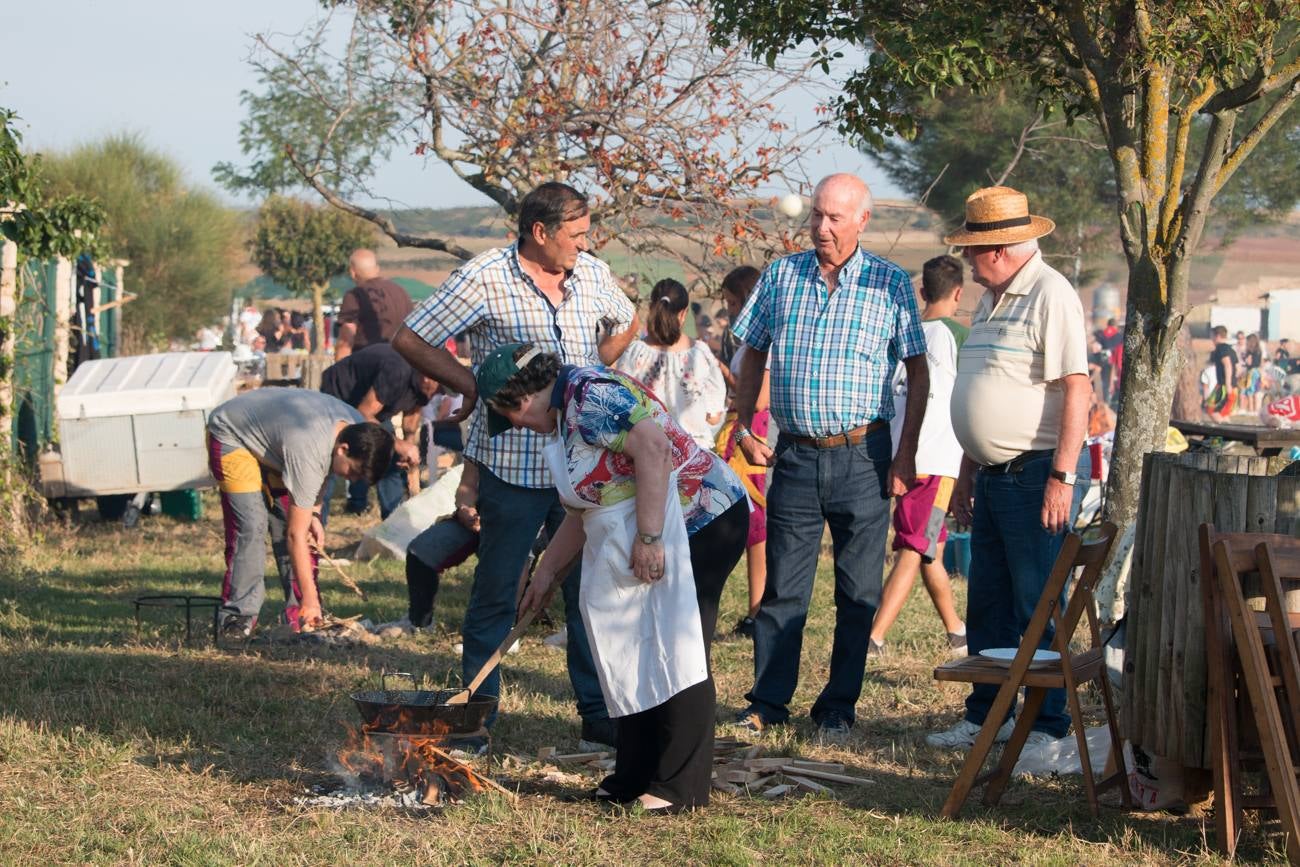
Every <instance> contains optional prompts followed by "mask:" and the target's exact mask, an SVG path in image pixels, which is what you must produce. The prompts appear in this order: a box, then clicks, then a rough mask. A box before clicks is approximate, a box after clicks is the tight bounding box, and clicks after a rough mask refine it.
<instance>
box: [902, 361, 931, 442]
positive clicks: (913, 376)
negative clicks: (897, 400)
mask: <svg viewBox="0 0 1300 867" xmlns="http://www.w3.org/2000/svg"><path fill="white" fill-rule="evenodd" d="M903 369H904V370H906V371H907V403H906V404H904V406H903V429H902V431H900V432H899V435H898V450H899V452H902V453H904V454H912V455H914V454H916V443H917V440H918V439H919V438H920V436H921V424H922V422H924V421H925V406H926V404H927V403H929V401H930V366H929V364H928V363H927V362H926V360H925V355H924V354H922V355H913V356H912V357H911V358H905V359H903Z"/></svg>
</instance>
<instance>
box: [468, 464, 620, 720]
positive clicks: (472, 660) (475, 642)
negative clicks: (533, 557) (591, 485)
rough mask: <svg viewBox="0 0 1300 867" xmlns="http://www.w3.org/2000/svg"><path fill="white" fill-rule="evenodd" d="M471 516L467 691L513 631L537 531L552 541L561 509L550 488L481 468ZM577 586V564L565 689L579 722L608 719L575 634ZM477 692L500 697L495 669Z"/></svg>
mask: <svg viewBox="0 0 1300 867" xmlns="http://www.w3.org/2000/svg"><path fill="white" fill-rule="evenodd" d="M478 513H479V519H480V522H481V523H480V529H481V532H480V533H479V546H478V566H477V568H476V569H475V570H474V586H473V588H472V589H471V590H470V594H469V606H468V607H467V608H466V609H465V624H464V626H463V627H462V628H461V636H462V640H463V641H464V644H465V651H464V654H463V655H462V657H461V670H462V672H463V675H464V679H465V682H466V683H468V682H469V681H470V679H472V678H473V677H474V675H476V674H478V670H479V669H480V668H482V667H483V663H485V662H487V660H488V657H489V656H491V655H492V653H493V651H495V650H496V649H497V647H498V646H500V644H501V642H502V641H504V640H505V638H506V635H507V634H509V632H510V629H511V628H512V627H513V626H514V623H515V591H516V589H517V588H518V586H519V575H520V573H521V572H522V571H523V568H524V564H525V563H526V562H527V561H528V552H529V549H530V548H531V547H532V544H533V540H534V539H536V538H537V531H538V530H540V529H541V527H542V524H543V523H545V524H546V527H547V530H548V531H549V532H550V533H551V534H552V535H554V533H555V531H556V529H558V528H559V526H560V522H561V521H563V520H564V508H563V507H562V506H561V505H560V497H559V495H558V494H557V493H556V492H555V489H554V488H523V487H520V486H518V485H512V484H509V483H507V482H504V481H502V480H501V479H500V478H498V477H497V476H496V475H495V474H494V473H492V472H491V471H490V470H488V469H487V468H486V467H482V468H480V473H479V483H478ZM581 580H582V566H581V564H579V565H578V566H575V567H574V568H573V571H572V572H570V573H569V576H568V577H567V578H566V579H565V580H564V585H563V594H564V619H565V622H566V623H567V624H568V627H569V629H568V634H569V639H568V646H567V648H566V652H567V655H568V659H567V662H568V665H569V683H570V684H572V685H573V694H574V695H575V696H576V697H577V702H578V714H579V715H580V716H581V717H582V718H583V719H584V720H588V721H591V720H598V719H607V718H608V717H609V713H608V711H607V710H606V709H605V696H604V694H603V693H602V692H601V691H600V680H599V678H598V677H597V675H596V664H595V663H594V662H593V661H592V658H591V646H590V645H589V644H588V642H587V630H586V629H584V628H583V626H582V614H581V612H580V611H579V610H578V587H579V584H580V582H581ZM480 690H481V692H482V693H483V694H484V695H498V696H499V695H501V669H500V667H498V668H497V669H496V670H494V671H493V672H492V673H491V674H490V675H488V677H487V680H485V681H484V682H483V686H482V687H480ZM493 718H494V719H495V715H494V717H493Z"/></svg>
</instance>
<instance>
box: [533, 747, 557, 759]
mask: <svg viewBox="0 0 1300 867" xmlns="http://www.w3.org/2000/svg"><path fill="white" fill-rule="evenodd" d="M555 753H556V750H555V747H542V748H541V749H540V750H538V751H537V761H539V762H544V761H546V760H547V759H551V758H554V757H555Z"/></svg>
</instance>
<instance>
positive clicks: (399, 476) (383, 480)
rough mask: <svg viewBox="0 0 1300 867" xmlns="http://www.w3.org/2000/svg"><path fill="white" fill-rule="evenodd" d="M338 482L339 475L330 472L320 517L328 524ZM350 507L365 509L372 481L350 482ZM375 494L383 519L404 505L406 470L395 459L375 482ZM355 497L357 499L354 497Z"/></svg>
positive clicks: (323, 522) (355, 509) (380, 515)
mask: <svg viewBox="0 0 1300 867" xmlns="http://www.w3.org/2000/svg"><path fill="white" fill-rule="evenodd" d="M337 484H338V476H335V475H334V474H332V473H331V474H330V477H329V479H328V480H327V481H326V482H325V500H324V502H323V503H321V509H320V517H321V523H322V524H328V523H329V519H330V500H331V499H332V498H333V496H334V486H335V485H337ZM347 490H348V508H349V509H352V510H354V511H357V512H362V511H365V508H366V502H367V500H368V499H369V498H370V483H369V482H366V481H363V480H360V479H358V480H357V481H354V482H348V488H347ZM375 496H376V498H377V499H378V500H379V519H380V520H381V521H382V520H383V519H385V518H387V517H388V516H389V515H391V514H392V513H393V511H394V510H395V509H396V508H397V507H398V506H400V505H402V498H403V497H405V496H406V471H405V470H403V469H402V468H401V467H399V466H398V465H397V460H396V459H394V460H393V462H392V463H391V464H389V466H388V472H386V473H384V475H383V476H382V477H380V479H379V481H378V483H376V484H375ZM354 498H355V499H354Z"/></svg>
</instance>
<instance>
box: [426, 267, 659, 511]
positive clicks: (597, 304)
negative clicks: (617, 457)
mask: <svg viewBox="0 0 1300 867" xmlns="http://www.w3.org/2000/svg"><path fill="white" fill-rule="evenodd" d="M563 289H564V297H563V298H562V299H561V300H560V303H559V305H558V306H554V305H552V304H551V302H550V300H548V299H547V297H546V296H545V295H543V294H542V292H541V290H540V289H538V288H537V284H536V283H534V282H533V279H532V278H531V277H529V276H528V274H527V273H525V272H524V270H523V268H522V267H521V266H520V264H519V250H518V247H517V246H515V245H511V246H509V247H501V248H499V249H496V250H489V251H487V252H485V253H481V254H479V255H478V256H476V257H474V258H473V259H471V260H470V261H469V262H466V263H465V264H464V265H462V266H461V267H460V268H459V269H457V270H456V271H455V272H454V273H452V275H451V276H450V277H448V278H447V280H446V282H444V283H443V284H442V286H440V287H439V288H438V290H437V291H436V292H434V293H433V295H431V296H429V298H427V299H426V300H425V301H424V302H423V303H422V304H420V306H419V307H417V308H416V309H415V312H414V313H412V314H411V315H410V316H409V317H407V320H406V326H407V327H408V328H410V329H411V331H413V332H414V333H415V334H417V335H418V336H419V337H420V338H421V339H423V340H424V341H425V342H426V343H428V344H430V345H431V346H441V345H442V344H443V343H445V342H446V341H447V340H448V338H451V337H454V336H456V335H457V334H460V333H462V332H469V336H470V345H471V355H472V359H471V360H472V361H473V363H474V367H475V368H476V369H477V367H478V366H479V365H480V364H482V363H483V359H484V358H486V357H487V356H488V353H490V352H491V351H492V350H494V349H496V348H497V347H498V346H501V345H502V344H505V343H531V344H533V345H535V346H537V347H538V348H540V349H541V350H542V351H543V352H554V353H556V354H557V355H559V356H560V359H561V360H562V361H563V362H564V363H565V364H574V365H592V364H599V363H600V356H599V353H598V352H597V350H598V348H599V345H600V340H601V339H602V338H603V337H604V336H605V335H606V334H610V333H618V332H621V331H625V330H626V329H627V328H628V326H629V325H631V324H632V319H633V318H634V317H635V316H636V310H635V308H633V307H632V302H631V301H629V300H628V299H627V296H626V295H624V294H623V290H622V289H620V288H619V285H618V282H617V281H616V280H615V279H614V275H613V274H612V273H611V272H610V270H609V266H608V265H606V264H605V263H604V262H602V261H600V260H599V259H597V258H596V257H595V256H592V255H590V254H588V253H580V254H578V261H577V263H576V264H575V265H574V267H573V270H572V271H571V272H569V273H568V274H567V275H566V276H565V279H564V283H563ZM485 416H486V414H485V413H482V412H475V413H474V415H473V418H472V420H471V421H470V429H469V437H468V440H467V442H466V443H465V457H467V458H469V459H470V460H472V461H475V462H476V463H478V464H480V465H482V466H484V467H486V468H487V469H488V470H490V471H491V472H492V473H493V474H494V475H496V476H497V477H498V478H500V479H501V480H502V481H505V482H508V483H510V484H512V485H519V486H521V487H525V488H550V487H554V485H553V483H552V481H551V475H550V473H549V472H548V471H547V469H546V464H545V462H544V461H543V460H542V446H543V445H544V444H545V438H544V437H543V436H542V435H540V434H537V433H534V432H532V431H530V430H523V429H519V428H515V429H512V430H509V431H506V432H505V433H503V434H500V435H499V436H495V437H489V436H488V432H487V423H486V421H485Z"/></svg>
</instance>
